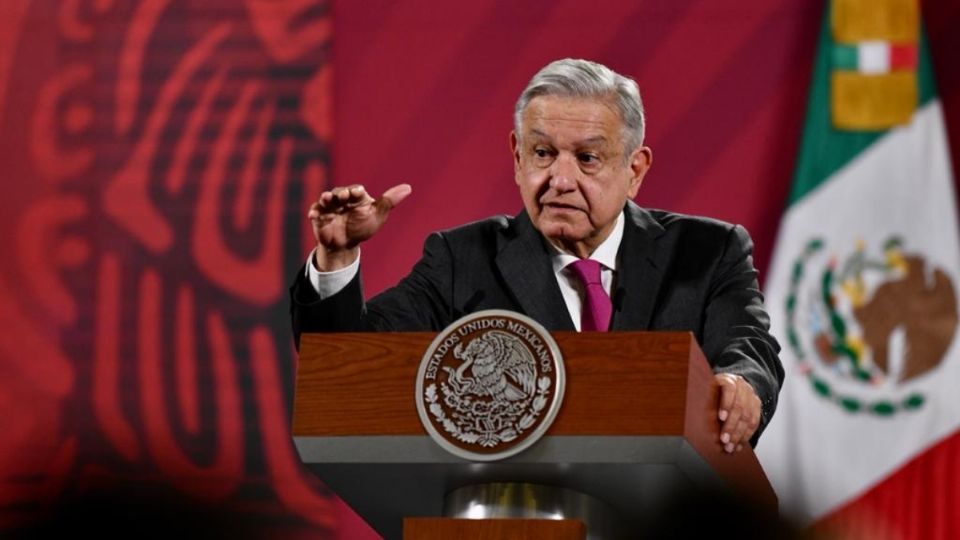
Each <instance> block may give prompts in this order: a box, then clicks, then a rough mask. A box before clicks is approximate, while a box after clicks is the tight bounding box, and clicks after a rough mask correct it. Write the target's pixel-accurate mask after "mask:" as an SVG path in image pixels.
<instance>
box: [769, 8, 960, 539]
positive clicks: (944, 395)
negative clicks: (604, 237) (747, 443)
mask: <svg viewBox="0 0 960 540" xmlns="http://www.w3.org/2000/svg"><path fill="white" fill-rule="evenodd" d="M951 171H952V169H951V162H950V155H949V149H948V145H947V138H946V130H945V128H944V123H943V115H942V113H941V106H940V101H939V100H938V98H937V93H936V86H935V80H934V75H933V72H932V68H931V62H930V59H929V54H928V49H927V45H926V42H925V38H924V35H923V32H922V25H921V22H920V17H919V8H918V6H917V2H915V1H912V0H879V1H878V0H836V1H833V2H831V4H830V8H829V9H827V10H826V15H825V20H824V23H823V26H822V30H821V35H820V39H819V46H818V52H817V56H816V59H815V66H814V74H813V78H812V83H811V91H810V98H809V101H808V105H807V113H806V121H805V127H804V133H803V136H802V140H801V145H800V151H799V156H798V161H797V166H796V171H795V175H794V180H793V184H792V188H791V192H790V197H789V201H788V205H787V208H786V210H785V214H784V216H783V219H782V221H781V225H780V232H779V236H778V239H777V245H776V250H775V253H774V257H773V262H772V264H771V267H770V270H769V273H768V275H767V282H766V291H765V292H766V302H767V306H768V309H769V311H770V313H771V318H772V320H773V331H774V333H775V335H776V336H777V338H778V339H779V340H780V342H781V344H782V345H783V347H784V350H783V352H782V353H781V358H782V360H783V363H784V367H785V369H786V372H787V381H786V383H785V386H784V388H783V390H782V392H781V395H780V405H779V408H778V410H777V414H776V416H775V418H774V420H773V422H772V423H771V425H770V426H769V428H768V429H767V431H766V432H765V434H764V437H763V439H762V440H761V441H760V444H759V446H758V448H757V450H758V455H759V457H760V459H761V462H762V463H763V465H764V469H765V470H766V472H767V474H768V476H769V478H770V481H771V482H772V483H773V485H774V488H775V489H776V491H777V493H778V496H779V497H780V501H781V508H782V510H783V512H784V513H785V514H786V515H788V516H792V517H794V518H796V519H798V520H800V522H801V523H802V524H815V523H817V522H819V521H822V520H825V519H828V518H829V517H830V516H831V514H834V513H836V512H837V511H838V510H839V509H841V508H843V507H844V506H845V505H847V504H849V503H850V502H851V501H853V500H855V499H857V498H858V497H862V496H864V494H867V493H868V492H870V491H871V490H874V489H882V486H883V481H884V480H885V479H887V478H889V477H890V476H891V475H893V474H895V473H896V472H897V471H898V470H899V469H901V468H902V467H904V466H905V465H907V464H909V463H911V462H914V461H916V460H920V459H923V458H924V455H925V453H927V452H929V451H930V449H932V448H935V447H936V446H937V445H938V444H939V443H942V442H943V441H944V440H948V439H950V438H951V437H960V389H958V384H960V336H958V333H960V329H958V309H957V304H958V295H957V293H958V287H960V238H958V226H957V214H956V205H955V196H954V192H953V188H954V180H953V177H952V172H951ZM957 462H960V456H953V458H952V463H954V465H953V467H954V468H956V464H957ZM927 488H929V486H927V487H924V486H917V492H918V493H925V494H926V496H929V497H933V498H936V497H939V496H940V495H938V494H936V493H932V492H930V490H929V489H927ZM915 495H916V494H914V496H915ZM903 497H904V502H903V504H904V505H905V506H908V505H912V507H913V508H911V511H910V512H912V513H914V514H916V513H919V514H920V519H927V518H930V519H935V520H936V519H940V520H942V519H945V518H944V517H943V516H935V515H932V514H934V513H937V512H942V511H943V509H942V508H941V509H939V510H938V507H939V506H942V505H938V504H931V505H928V506H926V507H925V505H924V504H923V503H918V501H916V500H913V501H911V500H908V499H909V498H910V497H911V496H908V495H907V494H903ZM946 510H947V511H948V512H949V513H951V514H956V513H957V509H956V508H953V509H952V510H950V509H946ZM924 513H928V515H926V516H924ZM904 515H905V514H904ZM901 517H902V516H901ZM870 519H871V521H870V523H871V525H870V527H871V528H872V529H873V530H870V531H868V530H861V531H859V532H860V533H861V534H862V535H863V536H864V537H869V536H873V535H874V534H875V533H877V532H878V531H883V530H887V531H900V533H903V532H904V531H907V529H909V528H910V527H913V528H912V529H910V530H920V529H917V528H916V527H914V526H910V527H907V528H904V527H905V526H904V525H903V524H902V523H900V524H898V523H896V522H895V521H896V520H898V519H900V517H898V516H892V515H887V516H871V518H870ZM948 519H953V520H954V521H952V523H957V521H956V519H957V518H948ZM941 523H942V521H941ZM922 530H925V531H927V532H930V530H931V529H922ZM936 530H937V531H939V533H937V534H936V535H939V534H943V535H944V536H946V535H948V534H960V531H953V533H950V532H949V531H948V530H947V529H945V528H943V527H940V528H939V529H936ZM897 536H902V535H901V534H897ZM906 536H907V537H909V536H910V534H906ZM923 536H927V535H926V534H923Z"/></svg>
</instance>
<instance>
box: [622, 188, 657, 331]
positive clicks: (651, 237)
mask: <svg viewBox="0 0 960 540" xmlns="http://www.w3.org/2000/svg"><path fill="white" fill-rule="evenodd" d="M663 232H664V229H663V227H662V226H661V225H660V224H659V223H657V222H656V220H655V219H653V216H651V215H650V213H649V212H647V211H646V210H643V209H642V208H640V207H639V206H637V205H636V204H634V203H633V202H629V201H628V202H627V207H626V221H625V223H624V230H623V240H622V241H621V242H620V255H619V257H620V260H619V263H618V271H617V280H616V284H615V290H614V291H613V294H612V296H613V301H614V314H613V325H612V329H613V330H645V329H647V328H649V326H650V318H651V316H652V315H653V309H654V307H655V305H656V301H657V296H658V293H659V291H660V284H661V283H662V281H663V271H664V268H666V264H667V257H668V254H667V253H666V250H657V249H656V238H657V237H658V236H660V235H661V234H663Z"/></svg>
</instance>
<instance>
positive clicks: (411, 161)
mask: <svg viewBox="0 0 960 540" xmlns="http://www.w3.org/2000/svg"><path fill="white" fill-rule="evenodd" d="M822 10H823V5H822V4H821V3H820V2H809V1H808V0H788V1H783V2H768V1H766V0H738V1H733V0H730V1H723V2H720V1H707V0H704V1H690V2H676V1H672V0H657V1H654V0H647V1H641V2H636V1H626V0H624V1H610V2H591V3H589V4H584V3H583V2H574V1H564V0H560V1H557V2H551V3H540V2H506V1H496V0H478V1H475V2H469V3H459V2H441V1H439V0H432V1H430V0H421V1H409V2H402V3H401V2H388V1H386V0H373V1H365V2H347V1H341V2H334V3H333V4H332V5H331V3H330V2H324V1H320V0H245V1H243V2H236V1H227V0H207V1H199V0H179V1H177V0H142V1H139V2H130V1H126V2H122V1H111V0H89V1H82V0H63V1H58V2H54V1H51V0H34V1H30V0H3V2H2V4H0V118H2V124H0V125H2V130H0V163H2V165H3V197H0V246H3V248H4V249H3V255H2V256H0V260H2V261H3V262H2V263H0V264H2V266H0V298H2V299H3V302H2V303H0V426H2V427H3V435H2V436H0V526H3V527H10V526H23V524H25V523H30V522H31V520H36V519H37V518H38V516H41V515H42V513H43V509H44V507H45V505H46V504H48V503H50V502H51V501H56V500H58V499H62V498H63V497H64V496H65V494H77V493H79V494H83V493H84V491H85V490H89V489H92V488H93V487H96V486H102V485H112V484H114V483H122V482H130V481H132V482H140V481H144V480H149V481H150V482H152V483H155V484H160V485H161V486H163V489H169V490H170V492H172V493H174V494H176V495H177V496H182V497H186V498H188V499H189V500H197V501H203V502H208V503H211V504H214V505H217V506H222V507H226V508H229V509H230V511H232V512H237V513H238V514H240V513H242V514H243V515H245V516H254V517H255V522H256V525H257V527H258V530H261V529H262V531H263V532H264V533H265V534H272V533H274V532H276V531H278V530H280V531H282V532H283V533H284V534H285V535H287V536H290V535H310V536H313V535H317V536H324V537H335V536H338V535H339V536H346V537H355V536H357V535H360V534H364V529H363V527H362V525H359V524H357V523H356V522H355V521H354V520H353V518H351V517H350V516H349V513H348V511H346V510H345V509H344V508H343V507H342V505H340V504H339V503H337V502H335V499H333V498H332V497H331V495H330V494H328V493H326V492H325V491H324V490H323V488H322V486H320V484H319V483H318V482H316V481H315V480H313V479H312V478H311V477H309V475H306V474H304V473H303V472H302V471H301V469H300V467H299V464H298V461H297V458H296V455H295V453H294V452H293V449H292V446H291V444H290V440H289V429H288V414H289V410H288V409H289V402H290V390H291V387H292V378H293V371H294V357H293V354H292V343H291V338H290V335H289V329H288V321H287V315H286V312H287V301H286V292H285V288H286V285H287V283H288V281H289V279H290V277H291V276H292V275H293V272H295V271H296V269H297V268H298V267H299V266H300V265H301V264H302V262H303V260H304V258H305V257H306V253H307V250H308V249H309V244H310V242H311V239H310V238H309V231H308V229H307V228H306V222H305V219H304V211H305V209H306V207H307V205H308V204H309V201H310V199H311V198H313V197H315V196H316V195H317V194H318V193H319V191H320V190H321V189H322V187H323V186H325V185H328V184H329V183H330V182H331V181H332V182H337V183H355V182H358V183H365V184H367V185H368V186H369V188H370V189H371V191H374V192H379V191H382V190H383V189H385V188H386V187H389V186H391V185H393V184H395V183H397V182H409V183H411V184H412V185H413V186H414V193H413V195H412V196H411V198H410V199H408V200H407V201H405V202H404V203H403V205H402V206H401V207H399V208H398V209H397V210H396V211H395V212H394V214H393V215H392V216H391V220H390V223H389V224H388V227H387V228H386V229H385V230H384V231H383V232H382V234H380V235H379V236H378V237H377V238H375V239H374V240H373V241H371V242H370V243H369V245H366V246H365V248H364V254H363V271H364V275H365V278H366V280H367V291H368V293H373V292H376V291H378V290H382V289H383V288H384V287H386V286H388V285H389V284H391V283H393V282H395V281H396V280H397V279H398V278H399V277H400V276H401V275H402V274H403V273H404V271H405V270H406V269H408V268H409V267H410V265H411V264H412V263H413V261H414V260H415V259H416V257H417V256H418V253H419V249H420V245H421V243H422V241H423V238H424V237H425V235H426V234H427V232H429V231H432V230H436V229H438V228H444V227H449V226H453V225H455V224H459V223H462V222H464V221H468V220H472V219H478V218H481V217H484V216H486V215H489V214H491V213H515V212H516V211H518V210H519V208H520V202H519V197H518V196H517V193H516V188H515V186H514V184H513V182H512V166H511V162H510V156H509V150H508V145H507V134H508V132H509V130H510V128H511V121H512V120H511V119H512V114H511V113H512V107H513V102H514V100H515V99H516V96H517V95H518V94H519V92H520V91H521V90H522V88H523V86H524V84H525V82H526V81H527V80H528V79H529V77H530V76H531V75H532V74H533V73H534V72H535V71H536V70H537V69H539V68H540V67H541V66H542V65H544V64H545V63H547V62H548V61H550V60H552V59H555V58H558V57H565V56H574V57H585V58H591V59H595V60H598V61H601V62H603V63H606V64H607V65H609V66H611V67H613V68H614V69H616V70H618V71H620V72H622V73H626V74H629V75H631V76H633V77H635V78H636V79H637V81H638V82H639V84H640V87H641V92H642V93H643V95H644V99H645V103H646V107H647V112H648V124H649V128H648V140H647V143H648V144H649V145H650V146H651V147H652V148H653V150H654V167H653V169H652V172H651V174H650V175H648V177H647V180H646V183H645V185H644V186H643V188H642V189H641V191H640V195H639V197H638V202H640V203H641V204H643V205H647V206H654V207H662V208H668V209H671V210H675V211H681V212H689V213H697V214H706V215H711V216H714V217H718V218H721V219H726V220H730V221H735V222H739V223H742V224H744V225H745V226H746V227H747V228H748V229H749V230H750V231H751V233H752V234H753V237H754V239H755V241H756V243H757V262H758V266H759V267H760V268H761V270H763V269H765V267H766V265H767V262H768V258H769V254H770V250H771V248H772V244H773V241H774V239H775V235H776V227H777V222H778V219H779V215H780V212H781V210H782V208H783V200H784V197H785V194H786V190H787V187H788V185H789V181H790V177H791V175H792V169H793V163H794V154H795V151H796V145H797V140H798V137H799V130H800V127H801V123H802V116H803V109H804V106H805V100H806V93H807V85H808V82H809V77H810V69H811V60H812V55H813V51H814V44H815V37H816V33H817V29H818V25H819V22H820V18H821V16H822ZM924 15H925V18H926V20H927V24H928V31H929V34H930V38H931V43H932V47H933V54H934V64H935V66H936V69H937V76H938V83H939V87H940V91H941V95H942V97H943V99H944V105H945V110H946V113H947V117H948V118H947V120H948V128H949V130H950V133H951V135H953V137H952V141H953V142H952V148H953V153H954V155H955V156H960V59H958V56H957V55H958V51H960V38H958V34H957V33H956V32H953V31H952V29H954V28H956V26H957V25H958V24H960V7H958V5H957V4H956V2H950V1H949V0H931V1H929V2H926V3H925V4H924ZM958 177H960V175H958Z"/></svg>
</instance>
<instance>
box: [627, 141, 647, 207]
mask: <svg viewBox="0 0 960 540" xmlns="http://www.w3.org/2000/svg"><path fill="white" fill-rule="evenodd" d="M651 165H653V150H651V149H650V147H649V146H639V147H637V149H636V150H634V151H633V153H632V154H630V171H631V172H632V173H633V174H632V176H631V177H630V190H629V191H628V192H627V193H628V195H629V196H630V198H631V199H632V198H634V197H636V196H637V192H638V191H640V185H641V184H643V177H644V176H646V175H647V171H649V170H650V166H651Z"/></svg>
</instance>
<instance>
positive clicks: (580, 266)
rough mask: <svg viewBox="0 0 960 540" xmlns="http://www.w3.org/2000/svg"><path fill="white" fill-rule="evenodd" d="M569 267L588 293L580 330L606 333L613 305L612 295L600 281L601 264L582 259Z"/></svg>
mask: <svg viewBox="0 0 960 540" xmlns="http://www.w3.org/2000/svg"><path fill="white" fill-rule="evenodd" d="M569 266H570V268H572V269H573V272H574V274H576V275H577V277H578V278H580V282H581V283H583V288H584V290H585V291H586V295H585V296H586V297H585V298H584V301H583V309H582V310H581V311H580V330H582V331H587V330H599V331H601V332H606V331H607V330H608V329H609V328H610V315H611V313H612V312H613V304H612V303H611V302H610V295H609V294H607V291H605V290H603V282H601V281H600V263H599V262H597V261H594V260H591V259H580V260H579V261H576V262H572V263H570V265H569Z"/></svg>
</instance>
